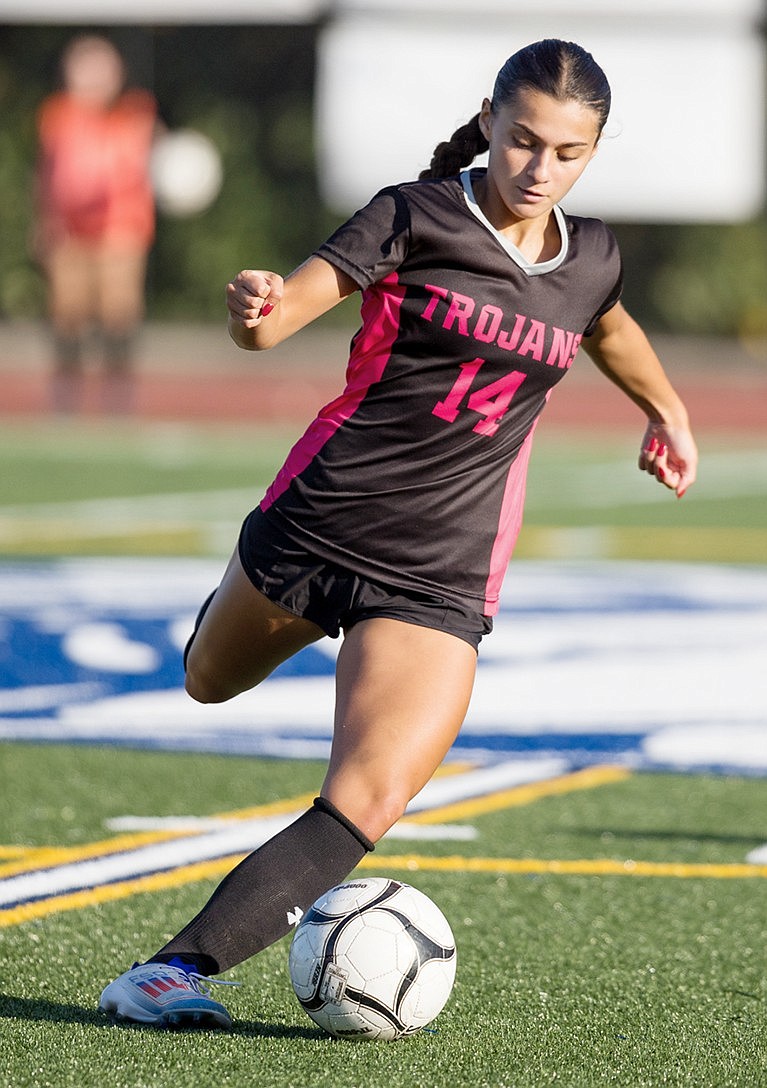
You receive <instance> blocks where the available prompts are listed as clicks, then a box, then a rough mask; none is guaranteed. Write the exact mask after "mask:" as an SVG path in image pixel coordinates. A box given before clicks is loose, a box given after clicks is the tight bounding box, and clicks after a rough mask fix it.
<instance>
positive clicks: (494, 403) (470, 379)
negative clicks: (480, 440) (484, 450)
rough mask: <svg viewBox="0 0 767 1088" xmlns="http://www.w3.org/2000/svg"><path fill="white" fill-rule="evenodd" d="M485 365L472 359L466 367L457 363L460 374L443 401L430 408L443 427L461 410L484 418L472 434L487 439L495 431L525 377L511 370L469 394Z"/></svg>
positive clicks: (483, 361)
mask: <svg viewBox="0 0 767 1088" xmlns="http://www.w3.org/2000/svg"><path fill="white" fill-rule="evenodd" d="M485 362H486V360H485V359H472V360H471V362H470V363H461V366H460V371H461V372H460V374H459V375H458V377H457V378H456V381H455V383H454V385H453V388H452V389H451V390H450V392H449V393H448V395H447V396H446V397H445V399H444V400H440V401H437V403H436V404H435V405H434V407H433V408H432V415H435V416H437V417H438V418H439V419H444V420H445V421H446V422H447V423H455V421H456V419H458V416H459V414H460V412H461V409H462V407H465V408H469V409H471V411H473V412H478V413H479V414H480V415H482V416H484V417H485V418H484V419H481V420H480V421H479V422H478V423H477V424H476V425H475V426H474V427H472V430H473V431H474V433H475V434H482V435H485V436H486V437H488V438H490V437H492V436H493V435H494V434H495V432H496V431H497V430H498V427H499V426H500V422H501V419H502V418H503V415H504V413H505V412H506V409H507V408H508V407H509V405H510V404H511V401H512V398H513V397H514V394H515V393H516V392H517V390H518V389H519V387H520V385H521V384H522V382H523V381H524V380H525V378H526V377H527V375H526V374H523V373H522V372H521V371H519V370H512V371H511V373H510V374H506V375H505V376H504V377H503V378H498V380H497V381H494V382H490V383H489V385H483V386H481V387H480V388H479V389H475V390H474V392H473V393H472V392H471V387H472V384H473V383H474V379H475V378H476V377H477V374H479V371H480V369H481V368H482V366H484V364H485ZM464 401H465V404H464Z"/></svg>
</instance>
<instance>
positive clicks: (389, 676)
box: [322, 618, 477, 842]
mask: <svg viewBox="0 0 767 1088" xmlns="http://www.w3.org/2000/svg"><path fill="white" fill-rule="evenodd" d="M476 661H477V655H476V653H475V651H474V649H473V647H472V646H470V645H469V644H468V643H467V642H464V641H463V640H462V639H459V638H457V637H456V636H454V635H450V634H447V633H445V632H444V631H437V630H433V629H431V628H427V627H418V626H416V625H414V624H409V623H403V622H400V621H399V620H393V619H386V618H380V619H372V620H366V621H364V622H362V623H358V624H357V625H356V626H355V627H353V628H352V629H351V631H350V632H349V634H348V635H347V637H346V639H345V640H344V644H343V646H342V647H341V652H340V654H339V657H338V667H337V690H336V720H335V729H334V734H333V747H332V751H331V756H330V763H329V767H328V772H327V777H326V778H325V783H324V785H323V788H322V795H323V797H326V798H327V799H328V800H329V801H331V802H332V803H333V804H334V805H335V806H336V807H337V808H339V809H340V810H341V812H343V813H344V815H345V816H347V817H348V818H349V819H350V820H352V821H353V822H354V824H355V825H356V826H357V827H358V828H359V829H360V830H361V831H362V832H363V833H364V834H365V835H367V837H368V838H369V839H371V840H372V841H373V842H376V841H377V840H378V839H380V837H381V836H382V835H383V834H384V833H385V832H386V831H388V829H389V828H390V827H391V826H392V824H394V823H395V822H396V821H397V820H398V819H399V818H400V816H401V815H402V813H403V812H404V811H405V808H406V807H407V804H408V802H409V801H410V800H411V798H413V797H414V796H415V795H416V793H418V791H419V790H420V789H421V788H422V787H423V786H424V785H425V784H426V783H427V782H428V781H429V779H430V778H431V776H432V775H433V774H434V771H435V770H436V769H437V767H438V766H439V764H440V763H441V762H442V760H443V759H444V757H445V755H446V754H447V752H448V750H449V748H450V746H451V745H452V743H453V741H454V740H455V737H456V735H457V733H458V730H459V729H460V727H461V724H462V722H463V719H464V717H465V715H466V711H467V709H468V705H469V699H470V697H471V691H472V687H473V684H474V676H475V673H476Z"/></svg>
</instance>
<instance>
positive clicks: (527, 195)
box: [519, 185, 546, 204]
mask: <svg viewBox="0 0 767 1088" xmlns="http://www.w3.org/2000/svg"><path fill="white" fill-rule="evenodd" d="M519 192H520V194H521V196H522V199H523V200H524V201H526V202H527V203H529V204H538V203H540V201H542V200H545V199H546V194H545V193H539V192H537V191H536V190H535V189H523V188H522V186H521V185H520V187H519Z"/></svg>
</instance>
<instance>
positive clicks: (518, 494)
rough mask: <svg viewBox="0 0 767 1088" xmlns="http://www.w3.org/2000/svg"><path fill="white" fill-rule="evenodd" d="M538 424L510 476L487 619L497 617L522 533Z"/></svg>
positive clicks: (493, 554) (493, 559) (487, 590)
mask: <svg viewBox="0 0 767 1088" xmlns="http://www.w3.org/2000/svg"><path fill="white" fill-rule="evenodd" d="M537 422H538V421H537V420H536V422H535V423H534V424H533V426H532V427H531V428H530V431H529V433H528V435H527V438H526V439H525V441H524V442H523V443H522V446H521V447H520V450H519V453H518V454H517V456H516V457H515V458H514V462H513V464H512V465H511V467H510V468H509V471H508V474H507V476H506V487H505V489H504V492H503V502H502V503H501V514H500V517H499V518H498V532H497V534H496V537H495V542H494V544H493V550H492V552H491V554H490V574H489V577H488V579H487V584H486V586H485V615H486V616H494V615H495V614H496V612H497V611H498V600H499V597H500V593H501V586H502V585H503V579H504V578H505V576H506V568H507V567H508V565H509V560H510V559H511V553H512V552H513V550H514V545H515V544H516V542H517V537H518V536H519V530H520V529H521V528H522V514H523V511H524V506H525V490H526V486H527V466H528V464H529V462H530V453H531V451H532V448H533V435H534V433H535V428H536V426H537Z"/></svg>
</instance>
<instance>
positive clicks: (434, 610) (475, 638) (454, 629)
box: [239, 507, 493, 650]
mask: <svg viewBox="0 0 767 1088" xmlns="http://www.w3.org/2000/svg"><path fill="white" fill-rule="evenodd" d="M239 555H240V562H241V563H242V566H243V569H244V571H245V573H246V574H247V576H248V578H250V580H251V582H252V583H253V585H254V586H255V587H256V589H258V590H260V592H261V593H263V594H264V595H265V596H266V597H268V598H269V600H271V601H274V603H275V604H278V605H280V607H282V608H284V609H286V610H287V611H288V612H292V613H293V614H294V615H296V616H303V618H304V619H307V620H311V621H312V623H316V624H317V626H318V627H321V628H322V630H323V631H324V632H325V634H327V635H330V637H331V638H338V635H339V634H340V632H341V631H342V630H343V631H348V630H350V628H352V627H353V626H354V624H355V623H359V622H360V620H367V619H372V618H373V617H375V616H386V617H388V618H389V619H395V620H403V621H404V622H405V623H414V624H416V625H417V626H418V627H432V628H434V629H435V630H436V631H446V632H447V633H448V634H451V635H456V636H457V637H458V638H461V639H463V640H464V642H468V643H469V644H470V645H471V646H473V647H474V649H475V650H476V649H477V648H478V647H479V644H480V641H481V640H482V637H483V635H487V634H489V633H490V632H491V631H492V629H493V621H492V618H491V617H490V616H483V615H482V614H481V613H479V612H475V611H474V610H473V609H471V608H468V607H465V606H463V605H461V604H460V603H457V602H455V601H448V600H447V599H446V598H445V597H440V596H438V595H436V594H431V593H425V592H421V591H420V590H409V589H408V590H406V589H401V588H400V587H398V586H389V585H386V584H385V583H384V582H377V581H371V580H370V579H367V578H361V577H360V576H359V575H357V574H354V572H353V571H350V570H347V569H346V568H344V567H340V566H337V565H336V564H335V563H329V562H326V561H325V560H324V559H320V558H319V557H318V556H316V555H314V554H313V553H312V552H310V551H306V550H305V549H304V548H302V547H300V545H297V544H294V543H293V542H292V541H291V540H289V539H288V538H286V537H285V536H283V535H282V534H281V533H279V532H278V531H277V530H276V529H275V527H274V525H273V524H272V522H271V521H270V519H269V518H268V517H266V516H265V515H264V514H263V512H262V511H261V509H260V508H258V507H256V509H255V510H253V511H252V512H251V513H250V514H248V516H247V518H246V519H245V521H244V523H243V526H242V532H241V533H240V540H239Z"/></svg>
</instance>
